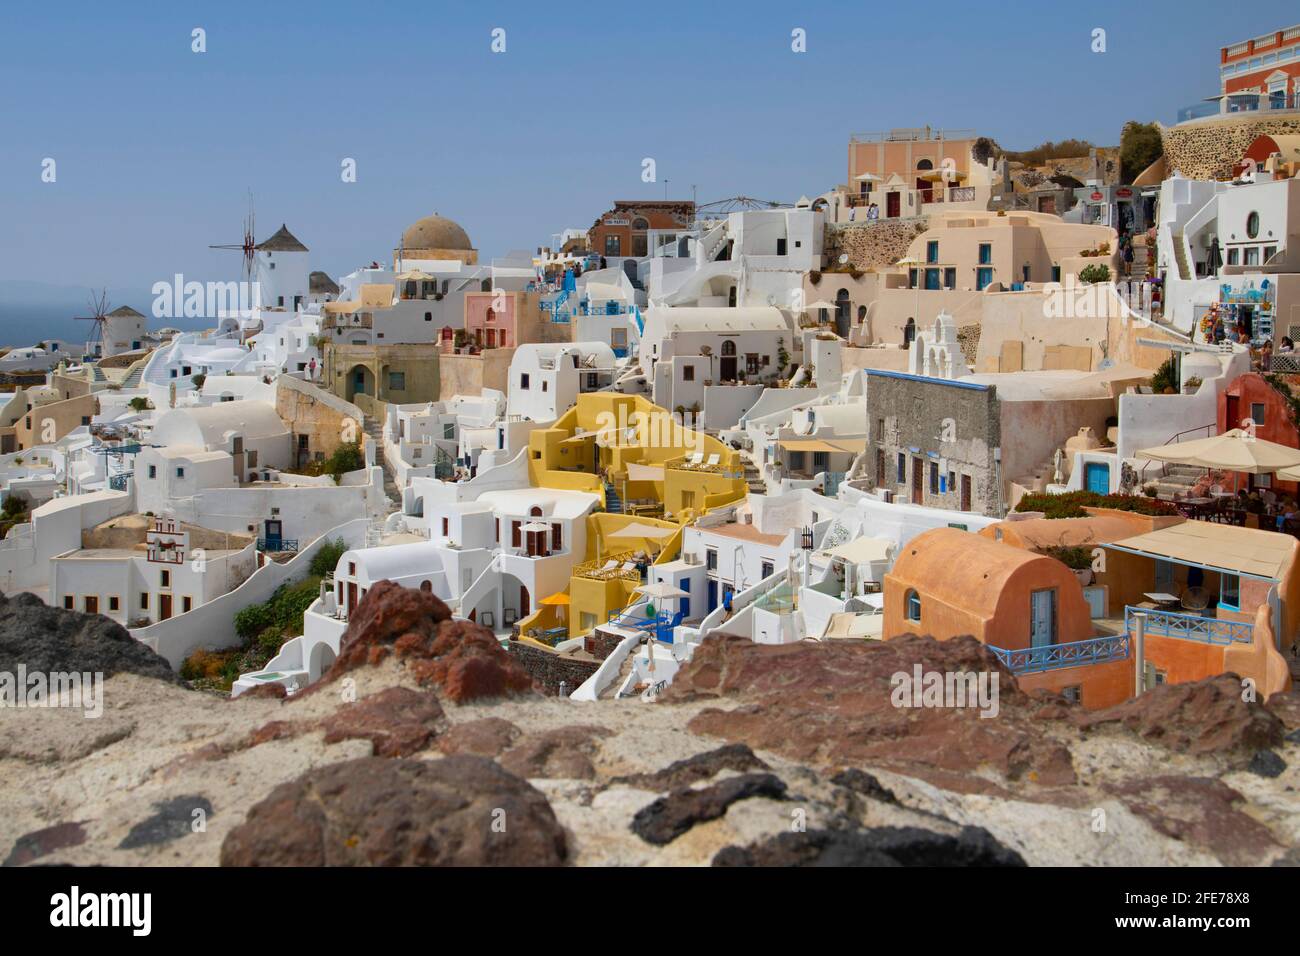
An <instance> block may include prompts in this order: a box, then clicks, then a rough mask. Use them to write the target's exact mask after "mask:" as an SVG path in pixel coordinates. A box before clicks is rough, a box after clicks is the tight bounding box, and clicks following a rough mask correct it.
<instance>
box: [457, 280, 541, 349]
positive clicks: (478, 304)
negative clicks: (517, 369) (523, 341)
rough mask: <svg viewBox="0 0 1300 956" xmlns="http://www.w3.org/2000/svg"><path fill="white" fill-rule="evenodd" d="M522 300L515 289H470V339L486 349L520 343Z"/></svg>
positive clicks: (467, 318) (467, 301) (467, 306)
mask: <svg viewBox="0 0 1300 956" xmlns="http://www.w3.org/2000/svg"><path fill="white" fill-rule="evenodd" d="M521 301H522V297H521V296H519V295H516V294H515V293H513V292H467V293H466V294H465V333H466V334H467V335H468V337H469V340H470V341H471V342H473V343H474V344H475V345H477V346H479V347H480V348H485V349H500V348H509V347H510V346H514V345H518V344H519V341H520V337H519V331H520V330H519V305H520V302H521ZM443 347H444V348H446V345H445V344H444V346H443Z"/></svg>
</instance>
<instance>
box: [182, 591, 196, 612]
mask: <svg viewBox="0 0 1300 956" xmlns="http://www.w3.org/2000/svg"><path fill="white" fill-rule="evenodd" d="M193 608H194V598H192V597H190V596H189V595H188V594H187V595H185V596H184V597H182V598H181V613H182V614H185V613H188V612H189V611H190V610H192V609H193Z"/></svg>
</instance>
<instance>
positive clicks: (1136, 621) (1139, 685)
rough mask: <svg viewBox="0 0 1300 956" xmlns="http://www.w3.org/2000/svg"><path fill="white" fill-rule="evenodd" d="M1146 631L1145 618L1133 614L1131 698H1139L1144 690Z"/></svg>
mask: <svg viewBox="0 0 1300 956" xmlns="http://www.w3.org/2000/svg"><path fill="white" fill-rule="evenodd" d="M1146 630H1147V616H1146V615H1145V614H1143V613H1142V612H1141V611H1134V612H1133V696H1134V697H1141V696H1142V692H1143V691H1144V690H1146V662H1145V660H1144V658H1145V654H1146Z"/></svg>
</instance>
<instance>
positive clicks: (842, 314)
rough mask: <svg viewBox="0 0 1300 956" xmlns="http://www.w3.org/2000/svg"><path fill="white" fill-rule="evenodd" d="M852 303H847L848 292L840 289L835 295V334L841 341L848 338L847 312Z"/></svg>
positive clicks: (848, 314)
mask: <svg viewBox="0 0 1300 956" xmlns="http://www.w3.org/2000/svg"><path fill="white" fill-rule="evenodd" d="M851 308H852V303H850V302H849V290H848V289H840V291H839V292H837V293H835V334H836V335H838V336H839V337H840V338H842V339H847V338H848V337H849V316H850V312H849V310H850V309H851Z"/></svg>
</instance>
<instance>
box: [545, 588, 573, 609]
mask: <svg viewBox="0 0 1300 956" xmlns="http://www.w3.org/2000/svg"><path fill="white" fill-rule="evenodd" d="M542 603H543V604H545V605H546V606H547V607H564V606H565V605H567V604H568V603H569V595H567V594H565V593H564V592H563V591H556V592H555V593H554V594H548V595H547V596H546V597H544V598H542Z"/></svg>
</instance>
